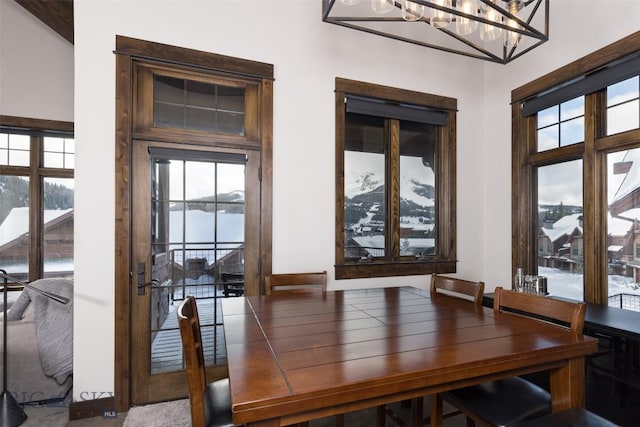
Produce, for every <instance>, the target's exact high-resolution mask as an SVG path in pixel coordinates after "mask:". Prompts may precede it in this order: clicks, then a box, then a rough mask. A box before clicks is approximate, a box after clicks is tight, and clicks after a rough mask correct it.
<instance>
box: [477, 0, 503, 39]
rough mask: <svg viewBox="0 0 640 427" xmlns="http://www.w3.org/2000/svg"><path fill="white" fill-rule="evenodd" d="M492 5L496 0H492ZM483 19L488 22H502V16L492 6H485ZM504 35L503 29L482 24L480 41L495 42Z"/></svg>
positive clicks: (482, 12)
mask: <svg viewBox="0 0 640 427" xmlns="http://www.w3.org/2000/svg"><path fill="white" fill-rule="evenodd" d="M491 3H495V0H491ZM480 13H481V14H482V17H483V18H484V19H486V20H487V21H492V22H500V19H501V17H502V15H500V14H499V13H498V12H497V11H496V10H495V9H494V8H492V7H491V6H487V5H485V6H484V9H483V10H482V11H481V12H480ZM501 34H502V28H500V27H496V26H495V25H491V24H482V25H481V28H480V39H481V40H483V41H491V40H495V39H497V38H498V37H500V35H501Z"/></svg>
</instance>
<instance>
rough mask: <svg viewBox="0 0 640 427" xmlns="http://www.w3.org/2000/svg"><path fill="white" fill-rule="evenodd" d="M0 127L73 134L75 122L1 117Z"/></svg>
mask: <svg viewBox="0 0 640 427" xmlns="http://www.w3.org/2000/svg"><path fill="white" fill-rule="evenodd" d="M0 126H8V127H12V128H16V129H25V130H26V129H30V130H33V129H42V130H52V131H59V132H73V131H74V124H73V122H63V121H59V120H45V119H32V118H26V117H14V116H0Z"/></svg>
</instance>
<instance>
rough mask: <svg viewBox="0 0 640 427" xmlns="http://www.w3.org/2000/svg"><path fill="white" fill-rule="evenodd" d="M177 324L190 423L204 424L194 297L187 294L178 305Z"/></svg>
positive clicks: (201, 356) (202, 372) (202, 371)
mask: <svg viewBox="0 0 640 427" xmlns="http://www.w3.org/2000/svg"><path fill="white" fill-rule="evenodd" d="M178 324H179V326H180V336H181V337H182V349H183V351H184V361H185V367H186V370H187V381H188V383H189V402H190V406H191V425H192V426H194V427H195V426H204V425H205V424H206V417H205V408H204V391H205V388H206V384H207V383H206V373H205V364H204V350H203V348H202V335H201V333H200V319H199V318H198V306H197V305H196V299H195V298H194V297H192V296H187V297H186V298H185V299H184V301H182V303H181V304H180V305H179V306H178Z"/></svg>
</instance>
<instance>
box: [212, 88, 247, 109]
mask: <svg viewBox="0 0 640 427" xmlns="http://www.w3.org/2000/svg"><path fill="white" fill-rule="evenodd" d="M217 101H218V108H219V109H221V110H226V111H233V112H237V113H244V89H240V88H236V87H228V86H218V98H217Z"/></svg>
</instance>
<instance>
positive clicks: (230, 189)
mask: <svg viewBox="0 0 640 427" xmlns="http://www.w3.org/2000/svg"><path fill="white" fill-rule="evenodd" d="M244 167H245V166H244V165H234V164H230V163H218V177H219V179H218V201H220V202H244Z"/></svg>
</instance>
